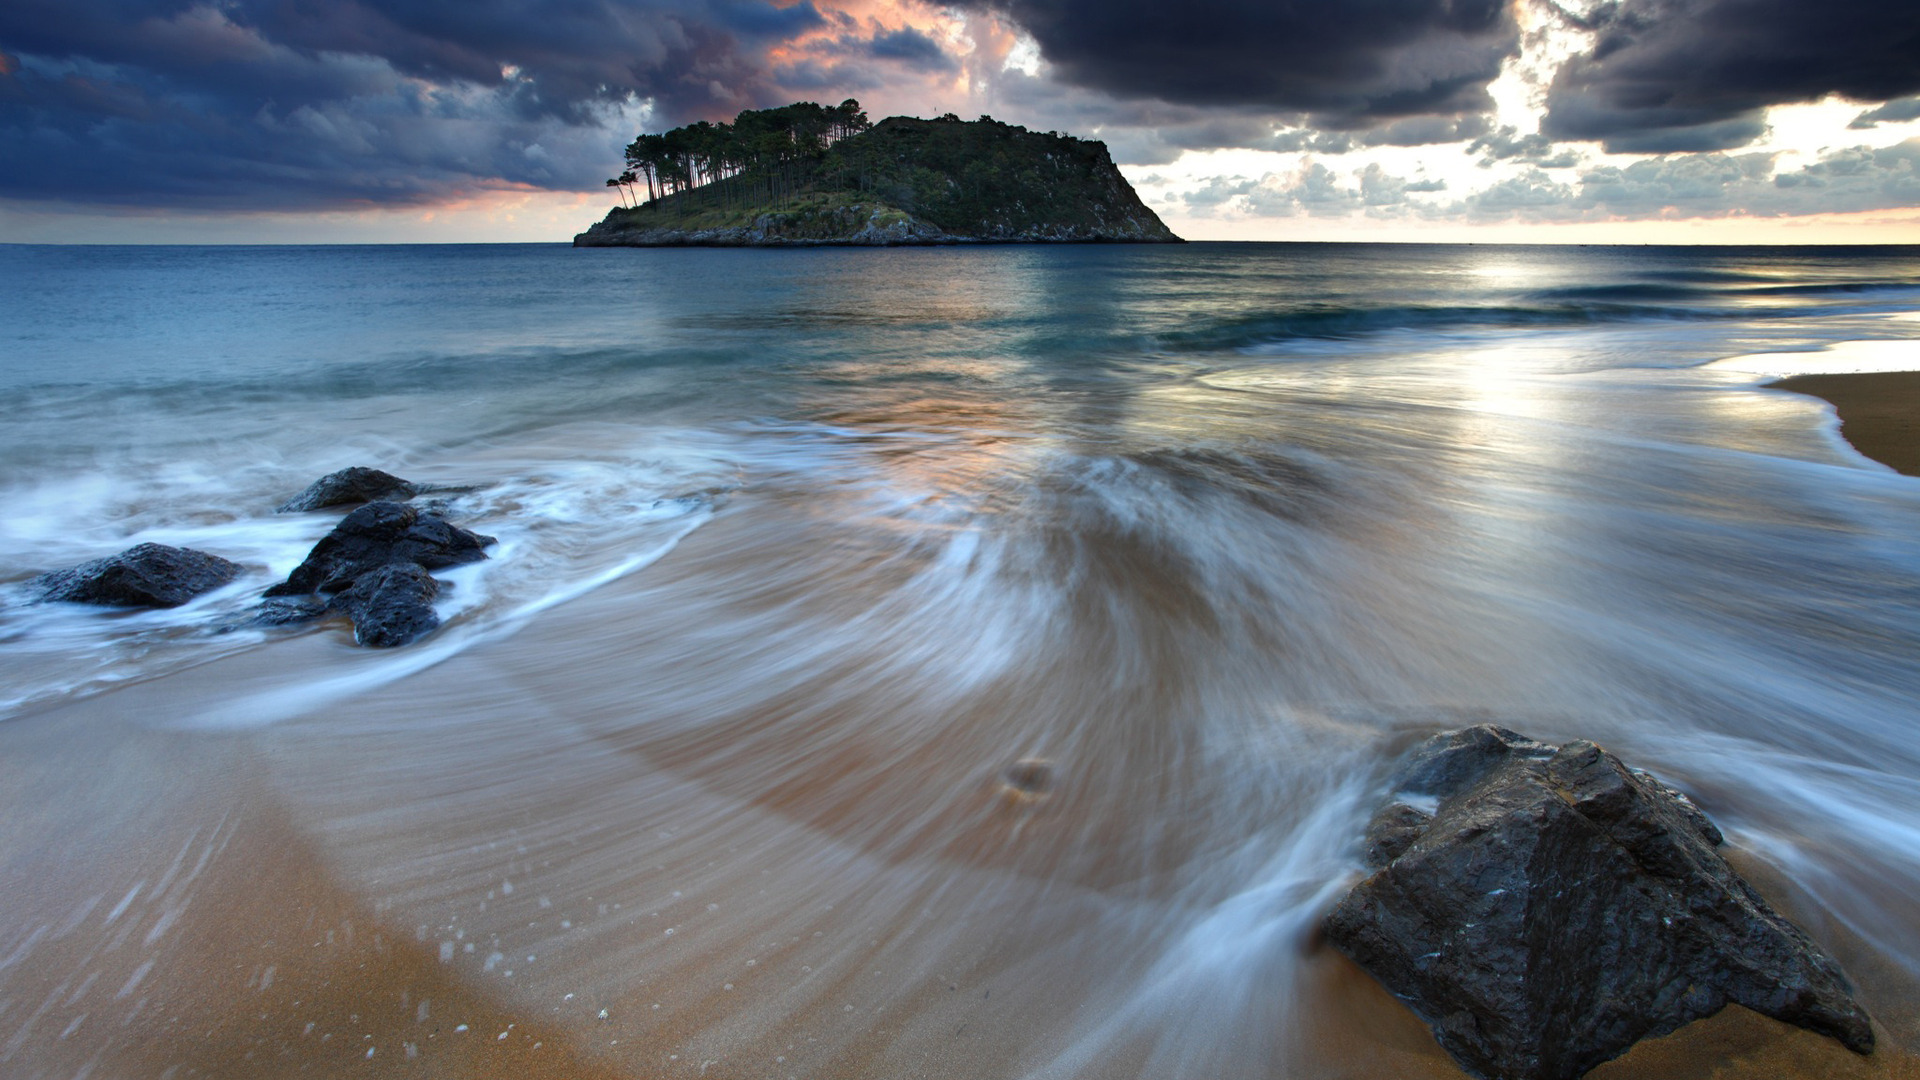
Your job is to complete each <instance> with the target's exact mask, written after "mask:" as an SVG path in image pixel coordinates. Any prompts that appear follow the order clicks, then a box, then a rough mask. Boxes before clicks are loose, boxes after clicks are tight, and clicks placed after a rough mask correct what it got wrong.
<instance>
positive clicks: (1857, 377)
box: [1770, 371, 1920, 476]
mask: <svg viewBox="0 0 1920 1080" xmlns="http://www.w3.org/2000/svg"><path fill="white" fill-rule="evenodd" d="M1770 385H1771V386H1773V387H1774V388H1775V389H1778V390H1791V391H1793V392H1794V393H1796V394H1808V395H1810V396H1813V397H1817V398H1821V399H1824V400H1826V401H1828V402H1830V403H1831V404H1832V405H1833V408H1834V411H1835V412H1837V413H1839V414H1840V434H1841V435H1842V436H1843V437H1845V439H1846V440H1847V442H1848V443H1850V444H1852V446H1853V448H1854V449H1856V450H1858V451H1860V452H1861V453H1862V454H1865V455H1866V456H1868V457H1870V458H1872V459H1873V460H1875V461H1878V462H1880V463H1881V464H1883V465H1886V466H1888V467H1890V468H1892V469H1894V470H1895V471H1897V472H1901V473H1904V474H1906V475H1908V476H1920V371H1875V372H1862V373H1854V374H1845V375H1796V376H1793V377H1792V378H1789V379H1781V380H1780V381H1778V382H1775V383H1771V384H1770Z"/></svg>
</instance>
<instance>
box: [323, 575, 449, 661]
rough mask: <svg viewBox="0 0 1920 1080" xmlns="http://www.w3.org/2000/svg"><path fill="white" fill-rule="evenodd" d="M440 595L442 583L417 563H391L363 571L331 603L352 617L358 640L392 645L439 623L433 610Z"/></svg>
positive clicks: (374, 644)
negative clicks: (363, 572) (435, 598)
mask: <svg viewBox="0 0 1920 1080" xmlns="http://www.w3.org/2000/svg"><path fill="white" fill-rule="evenodd" d="M438 595H440V583H439V582H437V581H435V580H434V579H433V575H432V574H429V573H427V571H426V569H425V568H423V567H422V566H420V565H419V564H418V563H388V564H387V565H385V566H382V567H380V568H378V569H376V570H371V571H369V572H367V573H365V574H362V575H361V576H360V578H359V580H357V581H355V582H354V583H353V587H352V588H350V589H348V590H347V591H345V592H343V593H341V594H340V595H338V596H336V597H334V598H333V602H332V604H331V605H329V606H330V607H331V608H332V609H333V610H335V611H339V612H341V613H343V614H345V615H346V616H347V617H348V618H349V619H352V620H353V640H354V641H355V642H356V643H358V644H361V645H370V646H373V647H374V648H379V649H389V648H393V647H394V646H397V645H405V644H407V643H408V642H410V641H412V640H414V639H415V638H418V637H420V636H421V635H423V634H426V633H428V632H429V631H431V630H433V629H434V628H435V627H437V626H439V625H440V616H439V615H437V614H435V613H434V610H433V598H434V597H436V596H438Z"/></svg>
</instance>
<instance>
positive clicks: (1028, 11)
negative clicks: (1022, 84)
mask: <svg viewBox="0 0 1920 1080" xmlns="http://www.w3.org/2000/svg"><path fill="white" fill-rule="evenodd" d="M960 2H961V5H962V6H963V7H969V8H974V9H990V10H993V11H997V12H1001V13H1003V14H1005V15H1006V16H1007V17H1008V18H1010V19H1012V20H1013V21H1014V22H1016V23H1018V24H1019V25H1020V26H1021V27H1022V28H1023V29H1024V30H1026V32H1027V33H1029V34H1031V35H1032V36H1033V39H1034V40H1035V41H1036V42H1038V43H1039V46H1040V50H1041V54H1042V55H1043V56H1044V57H1045V59H1046V61H1047V62H1048V63H1049V64H1050V65H1051V70H1052V73H1053V75H1054V76H1055V77H1056V78H1058V79H1059V80H1061V81H1063V82H1066V83H1069V84H1072V85H1076V86H1081V87H1087V88H1091V89H1096V90H1100V91H1103V92H1105V93H1108V94H1112V95H1114V96H1116V97H1121V98H1152V99H1157V100H1160V101H1163V102H1167V103H1169V104H1175V105H1198V106H1227V107H1243V108H1258V109H1264V110H1267V111H1269V112H1285V111H1290V112H1297V113H1308V114H1312V122H1313V124H1314V126H1316V127H1320V128H1325V129H1332V130H1352V129H1365V128H1373V127H1376V126H1377V125H1378V124H1379V123H1380V122H1381V121H1384V120H1393V119H1398V118H1402V117H1410V116H1460V115H1464V114H1468V113H1479V112H1485V111H1488V109H1490V108H1491V104H1492V102H1491V99H1490V98H1489V96H1488V94H1487V89H1486V88H1487V84H1488V83H1489V82H1491V81H1492V80H1493V79H1494V78H1496V77H1497V76H1498V75H1499V73H1500V65H1501V62H1502V61H1503V60H1504V59H1506V58H1507V57H1508V56H1510V55H1513V54H1514V53H1515V52H1516V51H1517V49H1518V48H1519V33H1518V30H1517V28H1516V26H1515V24H1514V21H1513V19H1512V16H1511V14H1510V12H1509V8H1508V4H1507V0H1349V2H1343V3H1312V4H1277V3H1273V2H1272V0H1195V2H1191V3H1186V4H1170V3H1166V2H1165V0H960Z"/></svg>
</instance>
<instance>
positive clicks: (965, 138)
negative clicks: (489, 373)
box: [573, 100, 1181, 247]
mask: <svg viewBox="0 0 1920 1080" xmlns="http://www.w3.org/2000/svg"><path fill="white" fill-rule="evenodd" d="M626 162H627V166H628V168H627V170H626V171H625V172H623V173H622V174H621V175H620V176H618V177H615V178H613V179H610V180H608V181H607V183H608V185H609V186H612V187H616V188H619V189H620V190H621V191H622V192H623V198H624V193H625V192H628V191H632V192H633V195H634V203H635V205H632V206H620V207H616V208H614V209H613V210H612V211H611V212H609V213H608V214H607V217H606V219H605V220H603V221H601V222H600V223H598V224H596V225H594V226H593V227H592V228H590V229H588V230H587V231H586V232H583V233H581V234H580V235H578V236H576V237H574V238H573V243H574V246H575V247H685V246H701V247H761V246H766V247H777V246H815V245H867V246H891V245H933V244H971V243H1179V242H1181V241H1180V238H1179V237H1177V236H1175V235H1174V234H1173V232H1172V230H1170V229H1168V228H1167V226H1166V225H1165V224H1164V223H1163V222H1161V220H1160V218H1159V217H1158V216H1156V215H1155V214H1154V212H1153V211H1152V210H1150V209H1148V208H1147V206H1146V204H1145V203H1143V202H1141V201H1140V197H1139V195H1137V194H1135V192H1134V190H1133V186H1132V185H1131V184H1129V183H1127V180H1126V177H1124V176H1122V175H1120V170H1119V169H1117V168H1116V167H1115V166H1114V164H1113V158H1112V157H1111V156H1110V155H1109V154H1108V153H1107V148H1106V145H1105V144H1104V143H1101V142H1098V141H1094V140H1089V139H1078V138H1074V137H1073V136H1071V135H1063V134H1060V133H1058V132H1051V131H1049V132H1037V131H1028V130H1027V129H1026V128H1023V127H1019V126H1017V125H1013V124H1003V123H1001V122H999V121H997V120H994V119H993V118H991V117H987V116H983V117H981V118H980V119H978V120H972V121H967V120H961V119H960V118H959V117H957V116H954V115H952V114H948V115H946V116H943V117H940V118H938V119H935V120H918V119H914V118H911V117H905V116H895V117H889V118H887V119H885V120H882V121H880V122H879V123H877V124H869V123H868V122H867V119H866V114H865V113H863V112H862V111H861V110H860V105H859V103H858V102H856V101H851V100H849V101H846V102H843V103H841V104H840V105H839V106H836V107H832V108H828V107H825V106H821V105H816V104H812V103H807V102H801V103H796V104H794V105H788V106H785V107H783V108H779V109H763V110H749V111H747V112H743V113H741V114H740V115H739V116H738V117H736V118H735V120H734V121H733V123H731V124H725V123H723V124H709V123H706V122H704V121H703V122H701V123H699V124H693V125H689V126H687V127H682V128H675V129H674V130H672V131H669V132H666V133H664V134H659V135H642V136H640V137H639V138H638V139H635V140H634V142H633V143H632V144H631V145H629V146H628V147H627V153H626ZM642 195H644V196H645V198H644V199H643V198H641V196H642Z"/></svg>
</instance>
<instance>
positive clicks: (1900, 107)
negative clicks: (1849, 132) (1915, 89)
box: [1847, 95, 1920, 129]
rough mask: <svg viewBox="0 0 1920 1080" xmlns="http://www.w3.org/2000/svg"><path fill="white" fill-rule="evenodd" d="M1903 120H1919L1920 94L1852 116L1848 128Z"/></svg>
mask: <svg viewBox="0 0 1920 1080" xmlns="http://www.w3.org/2000/svg"><path fill="white" fill-rule="evenodd" d="M1904 120H1920V95H1915V96H1914V97H1908V98H1901V99H1900V100H1898V101H1889V102H1887V103H1886V104H1885V105H1882V106H1880V107H1879V108H1877V109H1869V110H1867V111H1866V112H1863V113H1861V114H1860V115H1859V116H1856V117H1854V118H1853V123H1851V124H1848V125H1847V126H1848V127H1850V128H1856V129H1861V128H1875V127H1879V126H1880V125H1881V124H1887V123H1895V124H1897V123H1900V122H1901V121H1904Z"/></svg>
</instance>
